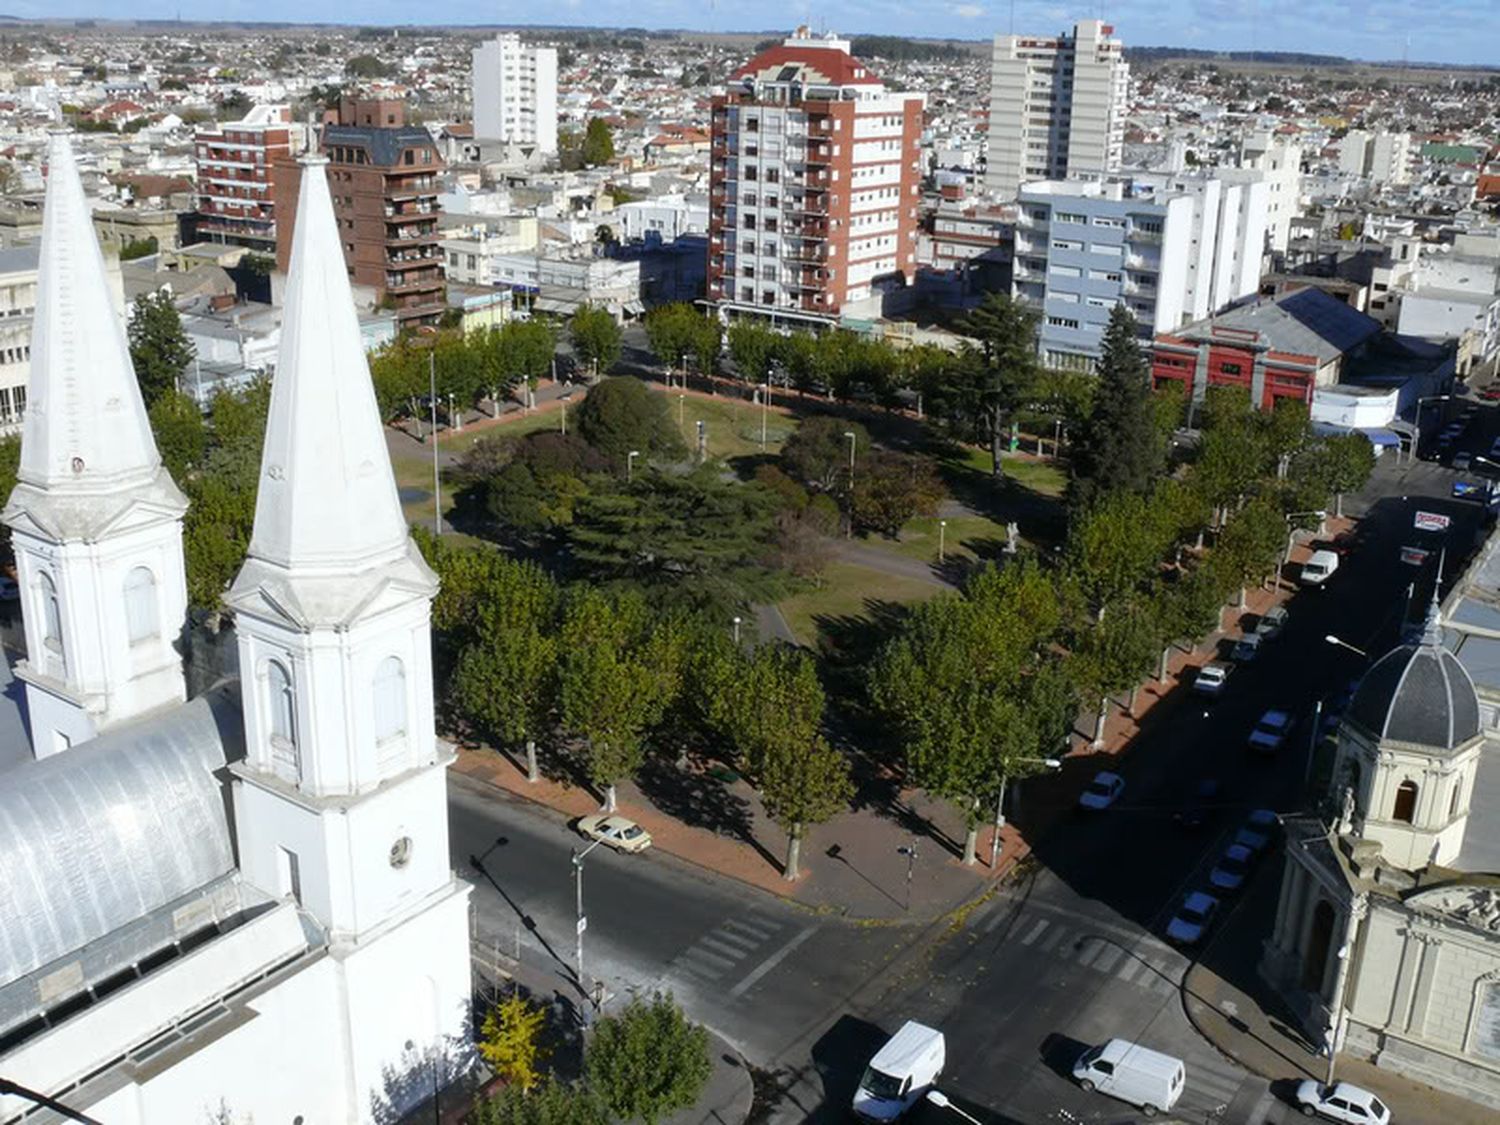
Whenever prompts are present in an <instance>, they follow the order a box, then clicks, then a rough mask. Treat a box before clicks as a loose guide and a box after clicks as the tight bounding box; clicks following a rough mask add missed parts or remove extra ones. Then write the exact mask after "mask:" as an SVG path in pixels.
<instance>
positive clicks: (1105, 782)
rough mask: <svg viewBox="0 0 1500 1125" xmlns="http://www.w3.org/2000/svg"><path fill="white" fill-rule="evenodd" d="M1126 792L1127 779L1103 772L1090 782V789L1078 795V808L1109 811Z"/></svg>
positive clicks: (1106, 771)
mask: <svg viewBox="0 0 1500 1125" xmlns="http://www.w3.org/2000/svg"><path fill="white" fill-rule="evenodd" d="M1123 792H1125V779H1124V778H1123V777H1121V776H1120V775H1119V774H1117V773H1110V772H1109V771H1108V770H1103V771H1101V772H1099V773H1096V774H1095V775H1094V780H1093V781H1091V782H1089V784H1088V788H1086V789H1085V790H1084V791H1083V792H1082V793H1080V794H1079V795H1078V807H1079V808H1081V809H1093V810H1095V811H1097V810H1099V809H1107V808H1109V806H1110V805H1112V804H1114V803H1115V802H1116V801H1117V800H1119V798H1120V794H1121V793H1123Z"/></svg>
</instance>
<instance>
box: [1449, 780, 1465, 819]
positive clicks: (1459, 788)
mask: <svg viewBox="0 0 1500 1125" xmlns="http://www.w3.org/2000/svg"><path fill="white" fill-rule="evenodd" d="M1463 792H1464V779H1463V778H1462V777H1460V778H1459V779H1458V780H1457V781H1455V782H1454V783H1453V795H1452V796H1451V797H1449V798H1448V819H1449V820H1452V819H1454V818H1455V817H1456V816H1458V799H1459V798H1460V797H1462V796H1463Z"/></svg>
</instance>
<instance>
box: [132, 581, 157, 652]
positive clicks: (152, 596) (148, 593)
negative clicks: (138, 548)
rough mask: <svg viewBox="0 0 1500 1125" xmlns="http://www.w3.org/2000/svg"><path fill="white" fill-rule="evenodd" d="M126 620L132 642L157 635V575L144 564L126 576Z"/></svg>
mask: <svg viewBox="0 0 1500 1125" xmlns="http://www.w3.org/2000/svg"><path fill="white" fill-rule="evenodd" d="M125 622H126V625H127V627H128V628H129V631H130V643H131V644H139V643H141V642H142V641H149V640H151V639H152V638H153V637H155V636H156V635H157V632H158V629H157V620H156V576H155V575H154V574H152V573H151V571H150V570H148V569H147V568H145V567H144V566H138V567H136V568H135V569H134V570H132V571H131V572H130V573H129V574H127V575H126V576H125Z"/></svg>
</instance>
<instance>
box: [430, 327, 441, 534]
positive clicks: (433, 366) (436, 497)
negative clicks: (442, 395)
mask: <svg viewBox="0 0 1500 1125" xmlns="http://www.w3.org/2000/svg"><path fill="white" fill-rule="evenodd" d="M427 388H428V392H429V393H428V398H427V401H428V402H429V403H430V404H431V406H432V533H433V534H434V535H439V536H440V535H442V534H443V480H442V477H441V476H440V475H439V474H438V440H437V402H438V400H437V357H436V356H435V355H434V354H433V353H432V352H430V351H429V352H428V353H427Z"/></svg>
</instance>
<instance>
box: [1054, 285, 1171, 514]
mask: <svg viewBox="0 0 1500 1125" xmlns="http://www.w3.org/2000/svg"><path fill="white" fill-rule="evenodd" d="M1101 348H1102V354H1101V355H1100V358H1099V370H1098V387H1097V388H1096V390H1095V392H1094V401H1093V407H1092V409H1091V410H1090V411H1089V416H1088V421H1087V422H1086V423H1085V424H1084V426H1083V432H1082V433H1081V434H1079V435H1078V438H1077V440H1076V441H1074V442H1073V443H1072V446H1071V450H1070V454H1071V465H1072V479H1071V480H1070V482H1069V498H1070V500H1071V501H1072V503H1073V506H1074V507H1075V509H1081V508H1086V507H1088V506H1089V505H1090V504H1092V503H1093V502H1094V501H1095V500H1096V499H1098V498H1099V497H1100V496H1101V495H1104V494H1106V493H1110V492H1134V493H1137V494H1139V495H1145V494H1146V493H1148V492H1150V491H1151V489H1152V488H1153V487H1155V485H1156V483H1157V482H1158V481H1159V480H1160V479H1161V477H1162V474H1163V473H1164V472H1165V470H1166V445H1165V442H1164V441H1163V440H1162V437H1161V432H1160V430H1158V428H1157V425H1156V418H1155V411H1154V408H1153V405H1152V397H1151V371H1150V367H1149V365H1148V364H1147V362H1146V359H1145V356H1144V355H1142V353H1141V347H1140V343H1139V341H1138V339H1137V326H1136V320H1135V317H1134V316H1132V315H1131V313H1130V311H1129V310H1128V309H1126V308H1125V307H1124V306H1123V305H1116V306H1115V307H1114V309H1113V310H1112V311H1111V312H1110V315H1109V326H1108V327H1107V328H1106V329H1105V330H1104V340H1103V343H1102V345H1101Z"/></svg>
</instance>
